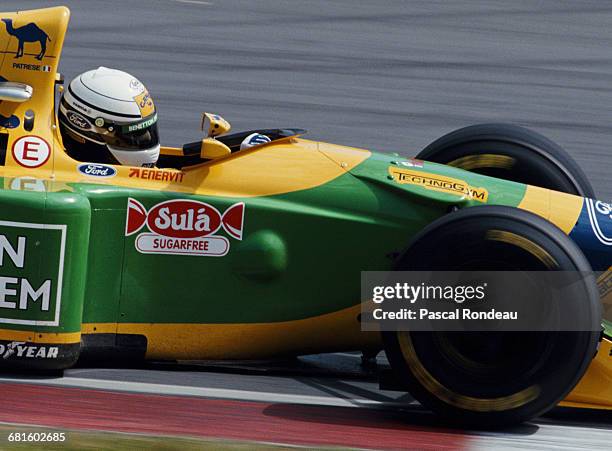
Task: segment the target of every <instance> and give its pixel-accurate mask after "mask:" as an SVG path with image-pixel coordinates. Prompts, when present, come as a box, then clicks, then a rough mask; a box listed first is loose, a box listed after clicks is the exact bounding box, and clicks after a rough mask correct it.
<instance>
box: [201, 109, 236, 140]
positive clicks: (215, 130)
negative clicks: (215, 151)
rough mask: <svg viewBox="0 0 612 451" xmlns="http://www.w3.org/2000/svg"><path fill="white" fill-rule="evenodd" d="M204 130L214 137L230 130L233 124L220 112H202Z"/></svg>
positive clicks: (208, 135) (210, 136)
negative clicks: (219, 113)
mask: <svg viewBox="0 0 612 451" xmlns="http://www.w3.org/2000/svg"><path fill="white" fill-rule="evenodd" d="M201 128H202V131H206V136H207V137H209V138H214V137H215V136H219V135H222V134H223V133H227V132H229V131H230V129H231V128H232V126H231V125H230V123H229V122H227V121H226V120H225V119H223V118H222V117H221V116H219V115H218V114H213V113H202V123H201Z"/></svg>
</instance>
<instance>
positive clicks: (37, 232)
mask: <svg viewBox="0 0 612 451" xmlns="http://www.w3.org/2000/svg"><path fill="white" fill-rule="evenodd" d="M41 243H44V245H43V247H41ZM65 246H66V225H64V224H34V223H25V222H11V221H0V323H5V324H18V325H36V326H58V325H59V316H60V308H61V299H62V277H63V272H64V251H65ZM43 254H44V257H43Z"/></svg>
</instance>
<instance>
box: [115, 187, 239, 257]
mask: <svg viewBox="0 0 612 451" xmlns="http://www.w3.org/2000/svg"><path fill="white" fill-rule="evenodd" d="M145 225H146V228H147V229H148V232H146V231H145V232H143V233H140V234H139V235H138V236H137V237H136V240H135V242H134V246H135V247H136V250H137V251H138V252H140V253H142V254H178V255H200V256H211V257H222V256H224V255H226V254H227V253H228V252H229V249H230V242H229V240H228V239H227V238H226V237H224V236H220V235H217V232H219V231H220V230H221V229H223V230H224V231H225V232H226V233H227V234H228V235H229V236H230V237H232V238H235V239H237V240H242V230H243V225H244V203H243V202H240V203H237V204H234V205H232V206H230V207H229V208H228V209H227V210H225V212H224V213H223V214H221V213H220V212H219V210H217V209H216V208H215V207H213V206H212V205H210V204H207V203H205V202H200V201H197V200H190V199H175V200H168V201H165V202H161V203H159V204H157V205H154V206H153V207H152V208H151V209H149V210H148V211H147V209H146V208H145V207H144V206H143V205H142V204H141V203H140V202H138V201H137V200H136V199H132V198H128V204H127V218H126V224H125V235H126V236H130V235H133V234H135V233H138V232H139V231H140V230H141V229H143V228H144V227H145Z"/></svg>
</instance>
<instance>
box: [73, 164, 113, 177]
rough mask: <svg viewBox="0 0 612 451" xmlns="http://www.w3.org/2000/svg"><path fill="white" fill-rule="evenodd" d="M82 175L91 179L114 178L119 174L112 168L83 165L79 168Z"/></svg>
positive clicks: (103, 165)
mask: <svg viewBox="0 0 612 451" xmlns="http://www.w3.org/2000/svg"><path fill="white" fill-rule="evenodd" d="M77 169H78V170H79V172H80V173H81V174H84V175H88V176H90V177H113V176H114V175H115V174H117V170H116V169H115V168H114V167H112V166H106V165H105V164H96V163H83V164H80V165H79V166H78V168H77Z"/></svg>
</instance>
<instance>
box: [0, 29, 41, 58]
mask: <svg viewBox="0 0 612 451" xmlns="http://www.w3.org/2000/svg"><path fill="white" fill-rule="evenodd" d="M2 22H4V25H5V27H6V32H7V33H8V34H9V35H10V36H13V37H14V38H16V39H17V53H15V56H14V58H15V59H17V58H21V57H22V56H23V55H24V47H25V44H26V43H36V42H38V43H39V44H40V52H39V53H38V54H37V55H35V58H36V59H37V60H39V61H40V60H42V59H43V58H44V56H45V54H46V53H47V42H51V38H50V37H49V35H48V34H47V33H46V32H45V31H44V30H42V29H41V28H40V27H39V26H38V25H36V24H35V23H34V22H30V23H29V24H26V25H23V26H21V27H15V24H14V23H13V19H2Z"/></svg>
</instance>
